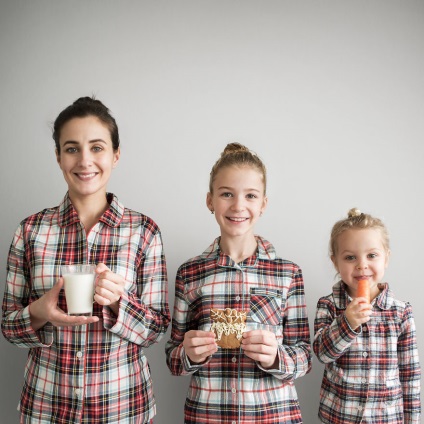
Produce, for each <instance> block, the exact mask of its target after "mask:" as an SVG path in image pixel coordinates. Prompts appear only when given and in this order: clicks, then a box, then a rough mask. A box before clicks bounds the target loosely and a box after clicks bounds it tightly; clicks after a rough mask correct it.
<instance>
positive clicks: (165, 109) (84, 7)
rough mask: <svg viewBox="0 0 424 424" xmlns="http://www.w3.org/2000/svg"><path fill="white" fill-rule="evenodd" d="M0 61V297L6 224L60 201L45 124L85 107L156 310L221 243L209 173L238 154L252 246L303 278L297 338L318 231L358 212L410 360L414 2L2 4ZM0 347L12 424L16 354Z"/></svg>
mask: <svg viewBox="0 0 424 424" xmlns="http://www.w3.org/2000/svg"><path fill="white" fill-rule="evenodd" d="M0 61H1V68H0V69H1V71H0V72H1V79H0V99H1V101H0V120H1V121H0V122H1V125H0V142H1V156H0V165H1V166H0V180H1V192H0V193H1V199H2V207H1V219H0V225H1V243H0V261H1V262H0V266H1V276H2V283H1V286H0V289H1V292H3V289H4V281H5V277H6V269H5V268H6V258H7V252H8V248H9V245H10V242H11V240H12V236H13V233H14V231H15V229H16V227H17V225H18V223H19V222H20V220H21V219H23V218H24V217H26V216H28V215H30V214H32V213H35V212H37V211H39V210H41V209H44V208H45V207H50V206H55V205H57V204H58V203H59V202H60V201H61V199H62V197H63V196H64V194H65V192H66V185H65V182H64V180H63V178H62V175H61V172H60V170H59V167H58V166H57V164H56V161H55V155H54V145H53V141H52V139H51V123H52V121H54V119H55V118H56V116H57V114H58V113H59V112H60V111H61V110H62V109H63V108H64V107H66V106H67V105H69V104H70V103H72V102H73V101H74V100H75V99H77V98H78V97H80V96H83V95H91V94H95V95H96V96H97V97H98V98H99V99H100V100H102V101H103V102H104V103H105V104H106V105H107V106H108V107H109V108H110V109H111V111H112V113H113V114H114V116H115V117H116V119H117V122H118V125H119V128H120V135H121V140H122V154H121V161H120V164H119V166H118V168H117V169H116V170H115V171H114V175H113V176H112V181H111V184H110V187H109V190H110V191H112V192H114V193H116V194H117V195H118V197H119V199H120V200H121V201H122V202H123V203H124V204H125V205H126V206H127V207H130V208H132V209H135V210H138V211H141V212H143V213H145V214H147V215H149V216H151V217H152V218H153V219H154V220H155V221H156V222H157V223H158V225H159V226H160V228H161V230H162V234H163V238H164V245H165V252H166V256H167V262H168V274H169V299H170V305H171V307H172V306H173V303H174V278H175V273H176V270H177V267H178V266H179V265H180V264H181V263H182V262H183V261H185V260H186V259H188V258H190V257H192V256H195V255H197V254H199V253H201V252H202V251H203V249H205V248H206V247H207V246H208V245H209V244H210V243H211V242H212V240H213V239H214V238H215V237H216V236H217V235H218V234H219V228H218V225H217V224H216V222H215V220H214V217H213V216H212V215H210V213H209V211H208V210H207V208H206V206H205V198H206V192H207V187H208V177H209V172H210V169H211V167H212V165H213V163H214V162H215V160H216V159H217V158H218V156H219V155H220V153H221V151H222V150H223V148H224V147H225V145H226V144H227V143H228V142H231V141H239V142H241V143H244V144H245V145H247V146H248V147H249V148H251V149H252V150H254V151H256V152H257V153H258V154H259V155H260V156H261V157H262V159H263V160H264V162H265V164H266V165H267V168H268V173H269V186H268V195H269V205H268V209H267V211H266V213H265V214H264V216H263V217H262V218H261V221H260V222H259V224H258V226H257V228H256V229H257V233H258V234H261V235H262V236H264V237H265V238H267V239H269V240H270V241H271V242H272V243H273V244H274V245H275V247H276V249H277V252H278V254H279V255H280V256H282V257H284V258H286V259H290V260H292V261H294V262H296V263H298V264H299V265H300V266H301V267H302V269H303V273H304V279H305V287H306V294H307V303H308V312H309V319H310V325H311V331H312V330H313V329H312V325H313V320H314V314H315V307H316V303H317V300H318V299H319V297H320V296H323V295H326V294H328V293H330V290H331V286H332V284H333V282H334V278H335V271H334V269H333V268H332V265H331V262H330V259H329V257H328V251H327V248H328V238H329V232H330V229H331V227H332V225H333V223H334V222H335V221H336V220H338V219H341V218H343V217H345V216H346V213H347V211H348V209H349V208H351V207H354V206H356V207H359V208H360V209H361V210H363V211H365V212H369V213H371V214H374V215H376V216H378V217H380V218H382V219H383V220H384V221H385V223H386V224H387V226H388V229H389V231H390V235H391V245H392V246H391V247H392V257H391V263H390V265H389V268H388V271H387V274H386V280H387V281H388V282H390V284H391V287H392V288H393V290H394V291H395V293H396V294H397V297H398V298H400V299H402V300H409V301H411V303H412V305H413V309H414V313H415V320H416V324H417V329H418V344H419V348H420V353H421V363H422V362H423V358H424V312H423V310H424V308H423V301H422V297H423V295H424V289H423V277H422V268H421V267H422V261H423V238H424V229H423V228H424V227H423V224H422V222H423V218H422V216H423V208H424V200H423V181H424V167H423V159H424V140H423V134H424V119H423V117H424V2H423V1H409V0H404V1H391V0H382V1H377V0H375V1H369V0H366V1H361V0H359V1H356V0H355V1H343V0H334V1H333V0H328V1H315V0H314V1H312V0H311V1H294V0H291V1H286V0H279V1H268V0H262V1H249V0H243V1H232V0H226V1H219V0H215V1H202V0H196V1H171V0H169V1H160V0H159V1H140V0H137V1H125V0H120V1H119V2H117V1H82V0H81V1H80V0H74V1H72V2H65V1H53V0H51V1H47V0H37V1H21V0H10V1H5V0H2V1H1V2H0ZM168 337H169V331H168V333H167V334H166V336H165V337H164V339H162V341H161V342H160V343H159V344H158V345H155V346H154V347H152V348H150V349H147V352H146V353H147V356H148V358H149V361H150V364H151V368H152V374H153V380H154V388H155V393H156V397H157V405H158V414H157V419H156V420H155V423H157V424H169V423H182V422H183V405H184V399H185V393H186V389H187V387H188V383H189V378H186V377H172V376H171V375H170V373H169V371H168V368H167V367H166V365H165V355H164V346H165V341H166V339H168ZM0 348H1V349H0V382H1V383H0V411H1V415H0V423H1V424H10V423H15V422H17V421H18V415H17V412H16V406H17V403H18V399H19V395H20V391H21V387H22V383H23V371H24V364H25V359H26V355H27V352H26V351H25V350H24V349H19V348H17V347H15V346H12V345H10V344H9V343H7V342H6V341H5V340H4V338H2V336H1V338H0ZM322 372H323V368H322V366H321V365H320V364H319V363H318V361H317V360H316V359H314V364H313V370H312V372H311V373H310V374H309V375H307V376H306V377H303V378H301V379H299V380H298V381H297V382H296V387H297V389H298V393H299V398H300V403H301V407H302V411H303V416H304V422H305V423H306V424H311V423H312V424H313V423H317V422H318V419H317V417H316V414H317V410H318V400H319V388H320V383H321V377H322Z"/></svg>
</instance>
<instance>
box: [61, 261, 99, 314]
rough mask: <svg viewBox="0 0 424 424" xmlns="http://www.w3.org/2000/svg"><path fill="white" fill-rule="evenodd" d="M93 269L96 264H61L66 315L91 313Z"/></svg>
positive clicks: (94, 275) (94, 277)
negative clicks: (66, 308) (66, 307)
mask: <svg viewBox="0 0 424 424" xmlns="http://www.w3.org/2000/svg"><path fill="white" fill-rule="evenodd" d="M95 270H96V265H63V266H61V272H62V277H63V281H64V286H65V297H66V305H67V306H68V315H85V316H91V315H92V313H93V302H94V283H95V280H96V272H95Z"/></svg>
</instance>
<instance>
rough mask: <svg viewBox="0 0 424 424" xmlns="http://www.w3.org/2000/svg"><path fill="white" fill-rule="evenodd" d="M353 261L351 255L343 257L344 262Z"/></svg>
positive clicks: (353, 257)
mask: <svg viewBox="0 0 424 424" xmlns="http://www.w3.org/2000/svg"><path fill="white" fill-rule="evenodd" d="M354 259H355V256H353V255H347V256H345V260H346V261H353V260H354Z"/></svg>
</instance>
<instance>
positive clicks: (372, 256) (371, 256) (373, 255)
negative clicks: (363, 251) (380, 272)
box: [368, 253, 378, 259]
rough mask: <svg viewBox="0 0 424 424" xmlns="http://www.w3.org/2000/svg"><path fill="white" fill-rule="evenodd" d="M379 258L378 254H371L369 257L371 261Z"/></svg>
mask: <svg viewBox="0 0 424 424" xmlns="http://www.w3.org/2000/svg"><path fill="white" fill-rule="evenodd" d="M377 256H378V254H377V253H370V254H369V255H368V257H369V258H370V259H374V258H376V257H377Z"/></svg>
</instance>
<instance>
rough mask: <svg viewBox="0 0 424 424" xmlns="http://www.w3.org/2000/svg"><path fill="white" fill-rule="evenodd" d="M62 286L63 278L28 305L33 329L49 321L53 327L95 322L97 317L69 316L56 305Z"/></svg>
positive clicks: (37, 328)
mask: <svg viewBox="0 0 424 424" xmlns="http://www.w3.org/2000/svg"><path fill="white" fill-rule="evenodd" d="M62 287H63V278H59V281H58V282H57V283H56V284H55V285H54V286H53V288H52V289H50V290H49V291H48V292H46V293H45V294H44V295H43V296H41V297H40V298H39V299H37V300H36V301H35V302H32V303H31V304H30V307H29V314H30V319H31V326H32V328H33V330H34V331H37V330H39V329H40V328H41V327H44V325H45V324H47V323H48V322H51V323H52V324H53V325H54V326H55V327H67V326H75V325H82V324H91V323H92V322H97V321H98V320H99V318H98V317H85V316H70V315H68V314H66V313H65V312H64V311H62V309H60V308H59V307H58V306H57V302H58V300H59V293H60V291H61V290H62Z"/></svg>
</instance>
